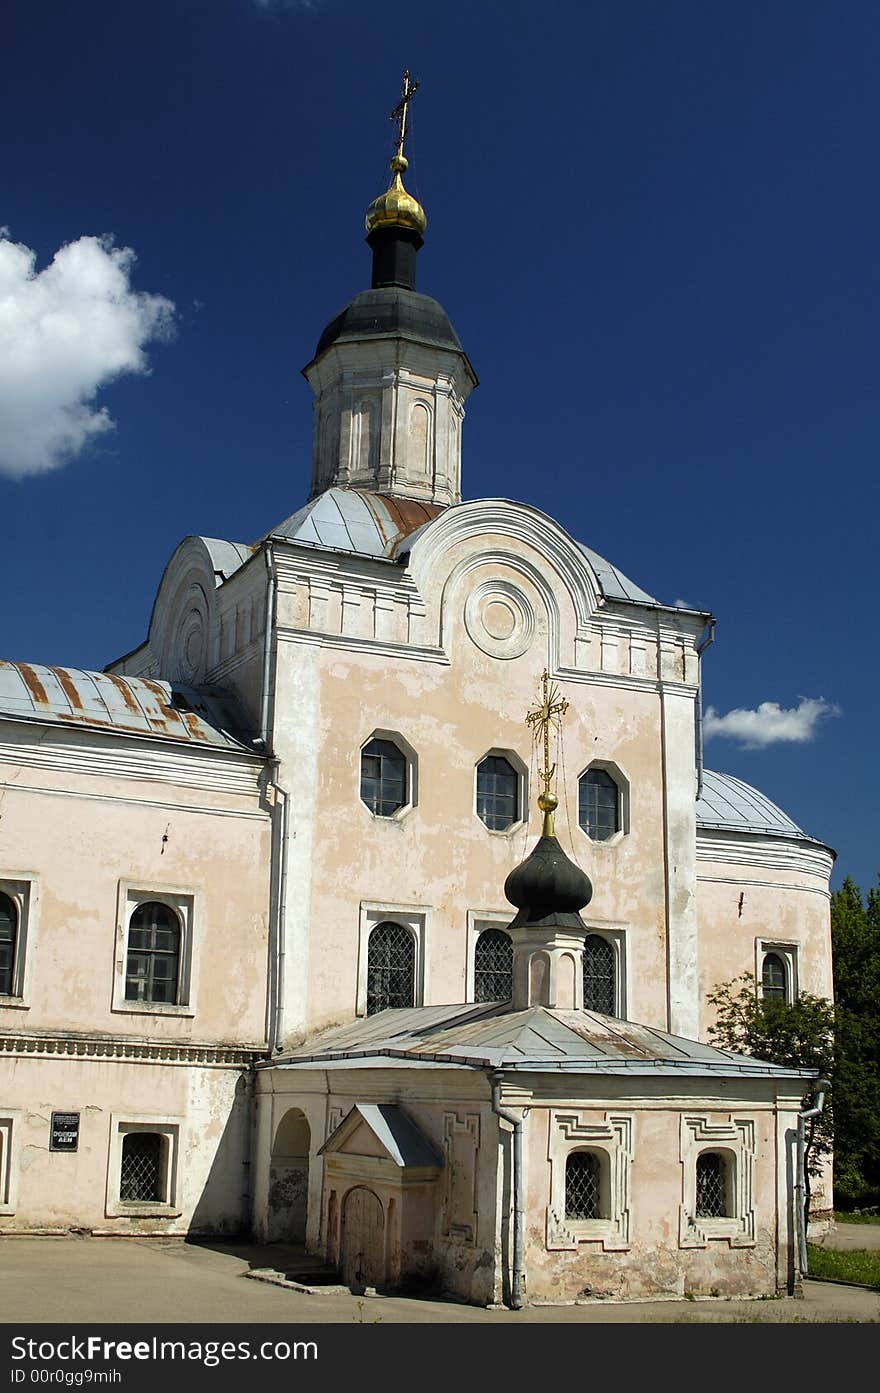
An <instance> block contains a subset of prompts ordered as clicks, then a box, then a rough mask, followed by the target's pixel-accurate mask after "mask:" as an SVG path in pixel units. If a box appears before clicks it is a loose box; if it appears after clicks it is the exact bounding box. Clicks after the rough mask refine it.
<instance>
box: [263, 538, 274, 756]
mask: <svg viewBox="0 0 880 1393" xmlns="http://www.w3.org/2000/svg"><path fill="white" fill-rule="evenodd" d="M265 556H266V574H267V575H268V577H269V584H268V587H267V590H266V629H265V633H264V635H263V700H262V703H261V707H260V744H261V745H262V747H263V753H264V754H268V753H269V674H270V672H271V667H272V634H273V632H274V629H275V601H276V595H277V584H278V581H277V577H276V574H275V553H274V552H273V550H272V543H271V542H267V543H266V552H265Z"/></svg>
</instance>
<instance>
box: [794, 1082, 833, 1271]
mask: <svg viewBox="0 0 880 1393" xmlns="http://www.w3.org/2000/svg"><path fill="white" fill-rule="evenodd" d="M830 1087H831V1083H830V1081H829V1080H828V1079H819V1080H818V1081H817V1083H816V1091H815V1093H814V1094H813V1100H814V1103H813V1107H811V1108H802V1109H801V1111H800V1112H799V1113H798V1120H797V1178H796V1180H795V1186H794V1196H795V1205H796V1207H797V1215H796V1217H797V1235H798V1266H799V1268H800V1274H801V1276H802V1277H806V1276H808V1272H807V1216H806V1214H805V1212H804V1205H805V1201H806V1188H807V1175H806V1163H805V1162H806V1123H807V1122H808V1121H809V1119H810V1118H812V1117H818V1116H819V1114H820V1112H821V1111H822V1108H823V1107H824V1105H825V1094H826V1093H827V1092H828V1090H829V1088H830Z"/></svg>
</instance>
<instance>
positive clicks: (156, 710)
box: [0, 659, 253, 753]
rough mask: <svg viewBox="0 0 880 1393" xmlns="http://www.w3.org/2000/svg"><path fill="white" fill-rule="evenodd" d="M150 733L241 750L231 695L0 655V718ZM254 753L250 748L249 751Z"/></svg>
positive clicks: (195, 743) (119, 732) (193, 743)
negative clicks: (19, 660)
mask: <svg viewBox="0 0 880 1393" xmlns="http://www.w3.org/2000/svg"><path fill="white" fill-rule="evenodd" d="M3 717H6V718H7V719H10V720H15V721H39V722H40V723H41V724H45V723H46V722H50V723H53V724H58V725H66V726H68V727H89V728H92V729H95V728H97V729H101V730H110V731H112V732H113V733H114V734H119V735H129V734H135V735H150V736H158V737H160V738H161V739H164V740H177V741H180V740H182V741H186V743H187V744H191V745H213V746H215V747H216V746H220V747H225V748H232V749H241V748H243V747H245V748H247V747H246V746H244V742H243V741H242V740H240V739H236V737H235V736H234V735H233V734H232V731H235V730H239V729H240V721H239V718H238V715H237V712H236V710H235V708H234V706H233V705H232V704H231V702H230V700H229V697H228V696H226V695H225V694H224V693H222V692H214V691H207V692H205V691H199V692H196V691H194V690H193V689H192V688H190V687H183V686H179V685H178V684H177V683H174V684H172V683H170V682H156V681H153V680H152V679H150V678H147V677H117V676H116V675H115V674H114V673H110V672H82V671H80V670H79V669H77V668H64V667H44V666H43V665H41V664H39V663H10V662H6V661H5V660H3V659H0V719H2V718H3ZM250 752H251V753H253V751H252V750H251V751H250Z"/></svg>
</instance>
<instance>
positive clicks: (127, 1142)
mask: <svg viewBox="0 0 880 1393" xmlns="http://www.w3.org/2000/svg"><path fill="white" fill-rule="evenodd" d="M163 1189H164V1185H163V1176H162V1137H161V1136H160V1134H159V1133H158V1132H129V1133H128V1134H127V1135H126V1136H125V1137H123V1139H122V1170H121V1174H120V1183H119V1198H120V1199H121V1200H123V1201H124V1202H125V1203H127V1204H150V1203H154V1202H158V1203H161V1202H162V1200H163V1199H164V1194H163Z"/></svg>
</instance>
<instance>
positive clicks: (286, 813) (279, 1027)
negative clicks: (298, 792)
mask: <svg viewBox="0 0 880 1393" xmlns="http://www.w3.org/2000/svg"><path fill="white" fill-rule="evenodd" d="M264 554H265V557H266V575H267V577H268V585H267V587H266V625H265V631H264V635H263V689H262V700H261V702H260V736H259V742H258V743H259V744H260V745H261V746H262V749H263V753H264V754H265V755H268V754H270V752H271V749H272V746H273V745H274V741H270V739H269V683H270V678H271V675H272V647H273V638H274V635H275V623H276V614H275V611H276V607H277V602H278V577H277V573H276V570H275V552H274V550H273V547H272V543H271V542H267V543H266V546H265V553H264ZM278 763H279V761H278V760H277V759H275V760H274V761H273V776H274V775H277V773H278ZM272 789H273V791H274V797H275V809H276V818H277V809H278V805H279V800H280V802H281V829H280V856H279V858H278V861H280V870H279V872H278V896H277V900H276V909H275V936H274V938H275V943H274V947H275V963H274V969H275V971H274V977H275V1009H274V1011H273V1012H272V1015H271V1017H270V1020H269V1042H268V1043H269V1052H270V1054H272V1053H274V1051H275V1050H277V1049H280V1048H281V1043H282V1041H283V1039H284V958H285V924H286V918H287V863H288V840H289V831H290V798H289V795H288V793H287V790H286V789H284V788H282V786H281V784H279V783H278V780H277V778H275V777H273V779H272ZM278 861H276V864H278Z"/></svg>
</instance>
